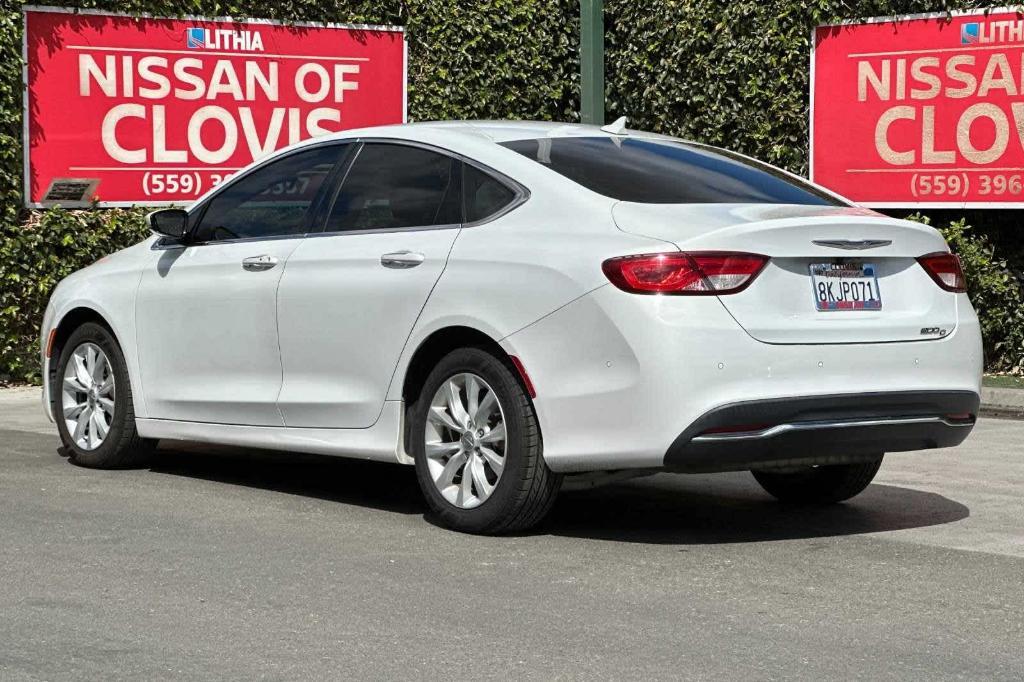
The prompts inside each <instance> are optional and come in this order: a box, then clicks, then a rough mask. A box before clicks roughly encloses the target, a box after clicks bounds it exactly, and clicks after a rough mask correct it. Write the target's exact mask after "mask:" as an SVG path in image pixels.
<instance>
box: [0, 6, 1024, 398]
mask: <svg viewBox="0 0 1024 682" xmlns="http://www.w3.org/2000/svg"><path fill="white" fill-rule="evenodd" d="M67 4H68V5H71V6H76V7H83V8H98V9H107V10H114V11H119V12H130V13H142V12H147V13H150V14H155V15H166V16H173V15H180V14H200V15H207V16H222V15H232V16H253V17H268V18H273V19H279V20H284V21H291V20H295V21H297V20H302V21H343V22H365V23H376V24H402V25H405V26H406V28H407V31H408V39H409V63H410V69H409V77H410V89H409V111H410V117H411V118H412V119H415V120H425V119H445V118H537V119H555V120H576V119H577V118H578V117H577V114H576V113H575V112H576V111H577V109H578V102H579V95H578V87H579V75H578V72H579V61H578V48H579V42H578V31H579V20H578V12H579V4H578V2H576V1H575V0H573V1H569V0H477V1H474V2H465V0H396V1H393V2H386V1H383V0H365V1H361V2H339V1H337V0H326V1H321V0H285V1H277V2H269V1H267V0H255V1H251V2H233V3H232V2H229V3H222V2H217V1H215V0H182V1H179V2H168V1H154V0H150V1H140V0H127V1H121V2H74V3H67ZM977 6H982V3H980V2H955V3H942V2H922V1H918V0H888V1H884V0H874V1H867V0H735V1H733V2H729V3H726V2H722V1H721V0H685V1H684V0H647V1H646V2H636V0H606V3H605V7H606V9H605V14H606V17H605V24H606V41H607V59H606V83H607V95H608V115H609V117H615V116H619V115H627V116H628V117H629V118H630V125H631V126H633V127H638V128H646V129H650V130H655V131H659V132H665V133H670V134H679V135H683V136H686V137H690V138H693V139H697V140H701V141H704V142H708V143H712V144H718V145H721V146H725V147H729V148H732V149H736V150H738V151H742V152H746V153H749V154H752V155H754V156H757V157H760V158H762V159H765V160H767V161H770V162H772V163H776V164H778V165H781V166H783V167H785V168H788V169H790V170H793V171H795V172H799V173H802V172H804V171H805V170H806V156H807V80H808V69H807V65H808V55H809V50H810V45H809V39H810V32H811V29H812V27H813V26H815V25H816V24H819V23H826V22H833V21H837V20H840V19H843V18H848V17H855V16H877V15H890V14H905V13H915V12H925V11H935V10H941V9H947V8H948V9H953V8H968V7H977ZM21 25H22V24H21V12H20V3H13V2H10V0H0V228H2V231H0V376H3V375H8V376H12V377H16V378H33V377H34V376H35V375H36V374H37V372H38V367H37V360H36V354H35V350H34V348H33V345H34V343H35V336H36V327H37V325H38V323H39V315H40V312H41V311H42V309H43V307H44V306H45V301H46V299H47V297H48V295H49V292H50V289H51V288H52V286H53V284H54V282H56V281H57V279H59V277H60V276H61V275H62V274H63V273H64V272H66V271H67V270H69V269H74V268H77V267H79V266H80V265H83V264H85V263H87V262H89V261H91V260H94V259H95V258H98V257H100V256H102V255H103V254H104V253H107V252H108V251H110V250H113V249H115V248H119V247H120V246H122V245H124V244H126V243H130V242H131V241H132V240H134V239H136V238H137V236H138V235H139V234H141V230H142V228H141V221H140V218H139V216H140V215H141V212H130V211H129V212H125V211H102V212H91V211H85V212H75V213H68V212H66V211H61V210H53V211H48V212H46V213H45V214H42V215H35V214H34V215H32V216H29V215H27V214H26V212H24V211H22V210H21V208H20V206H21V201H22V198H21V111H22V99H21V98H22V86H21ZM994 215H996V216H997V217H996V218H994V219H993V220H994V221H995V222H996V223H997V225H996V226H995V227H993V228H991V231H992V232H993V233H995V232H997V231H999V230H1000V229H1001V228H1000V226H1007V227H1006V229H1005V230H1003V232H1002V235H1001V237H1000V239H999V244H1000V249H1003V248H1004V245H1005V248H1006V250H1007V252H1010V253H1014V254H1017V253H1024V249H1020V248H1019V245H1020V244H1021V243H1022V242H1024V240H1022V239H1021V237H1019V236H1017V233H1016V231H1015V229H1014V228H1015V225H1014V228H1011V227H1009V225H1011V224H1014V223H1015V222H1016V216H1017V215H1020V214H1015V213H1011V212H1003V213H1002V214H994ZM979 222H980V221H979ZM988 229H989V228H988V226H986V230H988ZM948 231H949V233H950V234H953V235H955V236H954V245H955V246H956V247H957V248H962V249H968V248H969V249H972V253H974V250H976V251H977V252H978V254H979V256H978V260H977V262H978V263H979V264H982V263H984V264H983V265H979V267H978V269H976V270H975V271H974V272H975V274H979V273H980V275H979V276H981V278H980V279H978V280H977V281H978V282H982V281H983V282H984V285H983V287H982V288H981V289H977V287H976V289H975V291H974V292H973V295H974V300H975V301H976V303H977V304H978V307H979V308H980V309H981V313H982V316H983V319H984V320H986V322H985V334H986V347H987V349H988V360H989V365H990V367H991V368H993V369H1010V368H1013V367H1019V366H1020V364H1021V355H1022V354H1024V353H1022V351H1021V348H1022V346H1021V336H1022V334H1024V332H1022V331H1021V330H1022V323H1021V320H1020V314H1019V306H1020V303H1019V302H1020V300H1021V297H1020V284H1019V281H1018V280H1017V279H1016V278H1015V277H1014V276H1013V274H1012V272H1010V270H1008V269H1007V268H1006V267H1005V266H1004V265H1000V262H999V261H998V260H997V259H995V257H994V256H993V255H992V254H991V241H994V240H987V239H985V237H984V236H982V235H973V234H971V233H963V236H962V240H961V241H959V242H958V241H957V240H958V239H961V237H960V235H959V233H957V232H956V231H955V230H953V229H952V228H950V229H949V230H948ZM87 232H89V233H90V234H86V233H87ZM971 262H972V263H973V262H975V261H974V260H973V257H972V260H971ZM1020 265H1021V264H1020V263H1017V264H1015V266H1016V267H1018V268H1019V267H1020ZM971 267H973V266H971ZM999 282H1001V284H999ZM997 285H998V286H997ZM972 286H975V285H974V284H972ZM999 287H1002V289H1000V288H999ZM1007 292H1010V293H1007ZM1014 302H1016V303H1014ZM1013 305H1017V310H1016V313H1015V312H1014V310H1013V309H1012V307H1013Z"/></svg>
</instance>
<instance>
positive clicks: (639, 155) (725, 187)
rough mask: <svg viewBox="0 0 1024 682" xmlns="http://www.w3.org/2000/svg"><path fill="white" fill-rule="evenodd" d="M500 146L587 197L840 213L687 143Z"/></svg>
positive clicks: (775, 176) (827, 201)
mask: <svg viewBox="0 0 1024 682" xmlns="http://www.w3.org/2000/svg"><path fill="white" fill-rule="evenodd" d="M502 145H503V146H505V147H508V148H509V149H511V150H513V151H515V152H519V153H520V154H522V155H523V156H526V157H528V158H530V159H533V160H534V161H536V162H537V163H540V164H543V165H544V166H546V167H548V168H550V169H551V170H553V171H555V172H556V173H559V174H561V175H564V176H565V177H567V178H569V179H570V180H572V181H574V182H577V183H579V184H580V185H583V186H584V187H586V188H587V189H590V190H593V191H595V192H597V193H599V194H603V195H604V196H606V197H610V198H612V199H618V200H620V201H632V202H637V203H643V204H733V203H743V204H751V203H753V204H806V205H817V206H845V205H846V204H845V203H843V202H842V201H840V200H838V199H836V198H835V197H833V196H831V195H829V194H827V193H825V192H822V191H821V190H819V189H817V188H815V187H813V186H812V185H810V184H808V183H805V182H801V181H800V180H798V179H796V178H794V177H792V176H790V175H788V174H786V173H783V172H782V171H780V170H779V169H777V168H772V167H771V166H768V165H767V164H762V163H758V162H756V161H752V160H750V159H746V158H743V157H741V156H739V155H737V154H733V153H731V152H727V151H724V150H721V149H715V148H712V147H706V146H704V145H699V144H693V143H689V142H678V141H674V140H655V139H642V138H629V137H626V138H610V137H549V138H539V139H529V140H514V141H511V142H503V143H502Z"/></svg>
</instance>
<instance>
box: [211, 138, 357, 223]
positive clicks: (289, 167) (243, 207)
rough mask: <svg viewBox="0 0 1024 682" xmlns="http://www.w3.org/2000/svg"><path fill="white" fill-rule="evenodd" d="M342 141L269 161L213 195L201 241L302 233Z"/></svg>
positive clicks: (340, 149)
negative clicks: (338, 143)
mask: <svg viewBox="0 0 1024 682" xmlns="http://www.w3.org/2000/svg"><path fill="white" fill-rule="evenodd" d="M342 149H343V145H336V144H335V145H322V146H318V147H314V148H313V149H308V150H305V151H301V152H296V153H295V154H289V155H288V156H286V157H284V158H282V159H280V160H278V161H272V162H270V163H267V164H266V165H264V166H261V167H260V168H257V169H256V170H254V171H253V172H251V173H248V174H247V175H245V176H243V177H241V178H239V179H238V180H236V181H234V182H232V183H231V184H230V185H228V186H227V187H225V188H224V189H223V190H221V191H220V192H219V193H217V194H216V195H214V197H213V198H212V199H211V200H210V203H209V204H208V205H207V207H206V210H205V211H204V212H203V215H202V217H201V218H200V221H199V224H198V225H197V226H196V228H195V231H194V233H193V239H195V241H199V242H211V241H220V240H225V239H245V238H250V239H252V238H261V237H280V236H288V235H300V234H304V233H305V232H307V230H308V229H309V225H308V220H307V219H308V214H309V212H310V209H311V207H312V206H313V202H314V200H315V199H316V198H317V196H318V195H319V193H320V188H321V186H322V185H323V182H324V180H325V179H326V178H327V175H328V174H329V173H330V172H331V170H332V169H333V168H334V164H335V162H336V161H337V160H338V157H339V155H340V154H341V151H342Z"/></svg>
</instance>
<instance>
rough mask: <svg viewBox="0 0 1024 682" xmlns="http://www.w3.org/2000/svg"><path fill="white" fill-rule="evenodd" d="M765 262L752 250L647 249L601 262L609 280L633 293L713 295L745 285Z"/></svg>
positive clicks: (736, 289) (741, 287) (766, 259)
mask: <svg viewBox="0 0 1024 682" xmlns="http://www.w3.org/2000/svg"><path fill="white" fill-rule="evenodd" d="M767 262H768V257H767V256H761V255H758V254H755V253H730V252H721V251H715V252H712V251H704V252H694V253H647V254H643V255H639V256H622V257H620V258H609V259H608V260H606V261H605V262H604V263H602V264H601V269H602V270H604V274H605V276H606V277H607V278H608V279H609V280H610V281H611V283H612V284H614V285H615V286H617V287H618V288H620V289H622V290H623V291H628V292H630V293H633V294H671V295H674V296H707V295H711V296H715V295H718V294H734V293H736V292H738V291H743V290H744V289H746V288H747V287H748V286H749V285H750V283H751V282H753V281H754V278H755V277H757V275H758V274H759V273H760V272H761V270H762V269H763V268H764V266H765V264H766V263H767Z"/></svg>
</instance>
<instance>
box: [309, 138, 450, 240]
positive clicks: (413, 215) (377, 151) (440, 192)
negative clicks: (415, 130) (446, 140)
mask: <svg viewBox="0 0 1024 682" xmlns="http://www.w3.org/2000/svg"><path fill="white" fill-rule="evenodd" d="M460 165H461V164H460V162H459V161H457V160H455V159H453V158H452V157H450V156H445V155H443V154H438V153H437V152H433V151H430V150H428V149H422V148H420V147H413V146H409V145H399V144H387V143H376V142H370V143H367V144H365V145H363V147H362V149H361V150H360V151H359V154H358V155H357V156H356V159H355V161H354V162H353V163H352V167H351V168H350V169H349V171H348V174H347V175H346V176H345V180H344V182H343V183H342V186H341V190H340V191H339V192H338V196H337V198H336V199H335V201H334V205H333V206H332V207H331V212H330V215H329V216H328V219H327V226H326V228H325V229H326V231H328V232H346V231H352V230H382V229H392V228H401V227H428V226H431V225H454V224H457V223H460V222H462V215H461V214H462V207H461V206H460V193H459V175H460V173H459V168H460Z"/></svg>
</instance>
